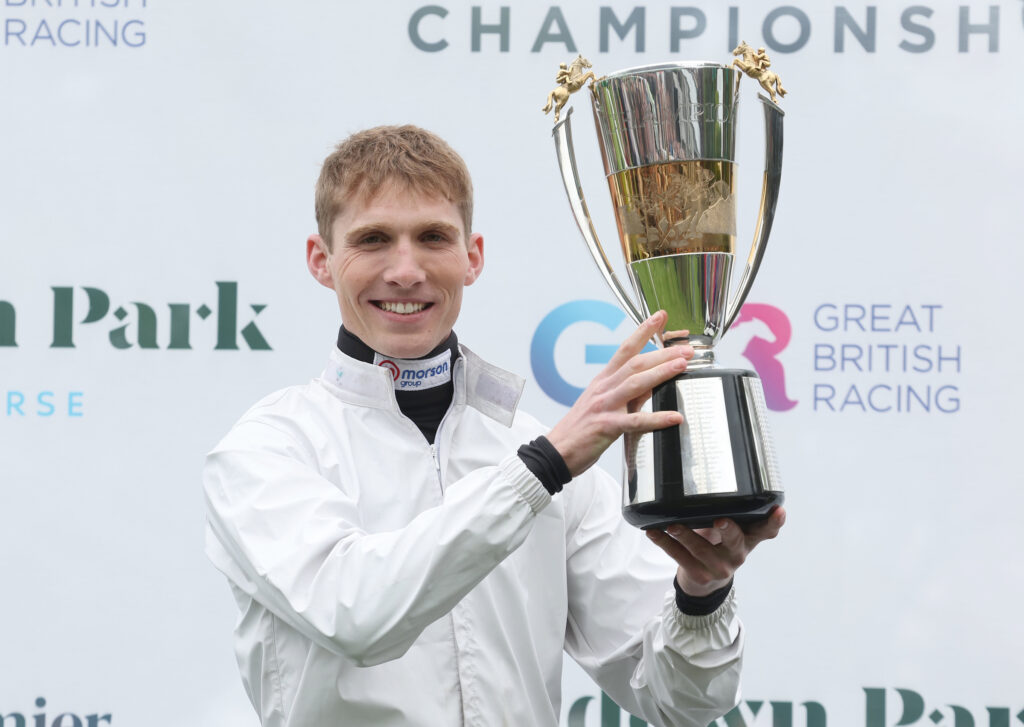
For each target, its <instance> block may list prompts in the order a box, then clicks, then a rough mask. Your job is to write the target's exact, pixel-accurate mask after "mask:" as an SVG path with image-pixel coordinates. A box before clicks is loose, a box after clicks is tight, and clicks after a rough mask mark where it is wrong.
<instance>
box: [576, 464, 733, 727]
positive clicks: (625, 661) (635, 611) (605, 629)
mask: <svg viewBox="0 0 1024 727" xmlns="http://www.w3.org/2000/svg"><path fill="white" fill-rule="evenodd" d="M567 490H571V491H572V494H571V497H572V505H571V507H568V508H567V522H566V526H567V534H566V538H567V540H566V546H567V568H568V583H569V618H568V624H567V629H566V651H567V652H568V653H569V655H570V656H572V657H573V658H574V659H575V660H576V661H577V662H578V663H579V664H580V666H582V667H583V669H584V670H585V671H586V672H587V673H588V674H589V675H590V676H591V678H593V679H594V681H596V682H597V683H598V685H599V686H600V687H601V688H602V689H603V690H604V691H605V692H606V693H607V694H608V695H609V696H610V697H611V698H612V699H614V700H615V702H616V703H618V704H619V705H620V706H622V707H623V708H624V709H626V710H627V711H629V712H630V713H632V714H635V715H637V716H640V717H642V718H644V719H645V720H647V721H648V722H650V723H651V724H653V725H658V726H660V727H669V726H670V725H671V726H673V727H706V725H708V724H709V723H710V722H711V721H713V720H714V719H717V718H718V717H721V716H722V715H723V714H725V713H726V712H728V711H729V710H730V709H731V708H732V707H733V706H735V705H736V703H737V702H738V701H739V673H740V667H741V662H742V647H743V632H742V626H741V624H740V621H739V619H738V617H737V615H736V602H735V596H734V594H733V593H730V594H729V596H728V598H727V599H726V601H725V602H724V603H723V604H722V605H721V606H720V607H719V608H718V609H717V610H716V611H715V612H713V613H711V614H708V615H707V616H688V615H685V614H683V613H681V612H680V611H679V609H678V608H677V607H676V605H675V593H674V588H673V586H672V579H673V578H674V577H675V571H676V566H675V563H673V562H672V561H671V560H670V559H669V558H668V556H666V555H665V554H664V553H663V552H662V551H661V550H659V549H658V548H657V547H656V546H654V545H653V544H652V543H651V542H650V541H649V540H648V539H647V538H646V536H644V534H643V532H642V531H640V530H639V529H637V528H634V527H632V526H630V525H629V524H628V523H626V522H625V520H623V518H622V513H621V510H620V502H621V500H620V498H621V495H620V492H619V488H618V485H617V484H616V483H615V482H614V481H613V480H611V478H610V477H608V476H607V475H606V474H604V473H603V472H600V471H599V470H597V469H596V468H594V469H591V470H590V472H588V473H587V474H586V475H584V478H583V479H582V480H581V479H579V478H578V479H577V480H576V481H575V482H573V483H572V484H570V485H569V486H568V488H567Z"/></svg>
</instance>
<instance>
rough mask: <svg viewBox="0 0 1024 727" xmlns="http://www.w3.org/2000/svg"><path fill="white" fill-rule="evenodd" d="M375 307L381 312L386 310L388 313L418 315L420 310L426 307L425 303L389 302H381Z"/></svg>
mask: <svg viewBox="0 0 1024 727" xmlns="http://www.w3.org/2000/svg"><path fill="white" fill-rule="evenodd" d="M377 306H378V307H379V308H381V309H382V310H386V311H387V312H388V313H402V314H409V313H419V312H420V311H421V310H423V309H424V308H426V307H427V304H426V303H391V302H389V301H381V302H379V303H377Z"/></svg>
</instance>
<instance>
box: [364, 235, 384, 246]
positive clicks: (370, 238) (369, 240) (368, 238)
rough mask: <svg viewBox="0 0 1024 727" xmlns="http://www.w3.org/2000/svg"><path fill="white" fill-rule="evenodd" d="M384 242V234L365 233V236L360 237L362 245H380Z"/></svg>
mask: <svg viewBox="0 0 1024 727" xmlns="http://www.w3.org/2000/svg"><path fill="white" fill-rule="evenodd" d="M382 242H385V238H384V235H377V234H373V235H364V236H363V237H361V238H359V244H360V245H379V244H381V243H382Z"/></svg>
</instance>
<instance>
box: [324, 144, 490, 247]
mask: <svg viewBox="0 0 1024 727" xmlns="http://www.w3.org/2000/svg"><path fill="white" fill-rule="evenodd" d="M394 182H398V183H400V184H403V185H405V186H406V188H408V189H409V190H410V191H412V192H417V193H420V194H426V195H436V196H441V197H444V198H445V199H447V200H448V201H449V202H451V203H452V204H454V205H455V206H456V207H458V209H459V212H460V213H461V215H462V221H463V223H464V224H465V226H466V229H465V233H466V235H469V233H470V231H471V229H472V223H473V182H472V180H471V179H470V177H469V169H467V168H466V163H465V162H464V161H463V160H462V157H460V156H459V155H458V154H457V153H456V152H455V150H454V149H452V148H451V147H450V146H449V145H448V144H447V142H445V141H444V140H443V139H442V138H441V137H439V136H437V135H436V134H432V133H431V132H429V131H426V130H425V129H420V128H418V127H416V126H409V125H406V126H377V127H375V128H372V129H366V130H365V131H359V132H356V133H355V134H353V135H352V136H350V137H348V138H347V139H345V140H344V141H342V142H341V143H340V144H338V146H337V147H335V149H334V151H333V152H332V153H331V155H330V156H328V157H327V158H326V159H324V163H323V166H322V167H321V168H320V178H319V179H318V180H317V182H316V224H317V228H318V231H319V232H320V237H322V238H323V240H324V242H325V243H327V248H328V249H330V248H331V242H332V241H331V225H332V224H333V223H334V220H335V218H336V217H337V216H338V215H339V214H341V212H342V211H343V209H344V207H345V204H346V203H347V202H349V201H352V200H358V199H366V198H368V197H371V196H373V195H374V194H376V193H377V192H378V191H380V190H381V189H382V188H383V187H384V186H385V185H387V184H389V183H394Z"/></svg>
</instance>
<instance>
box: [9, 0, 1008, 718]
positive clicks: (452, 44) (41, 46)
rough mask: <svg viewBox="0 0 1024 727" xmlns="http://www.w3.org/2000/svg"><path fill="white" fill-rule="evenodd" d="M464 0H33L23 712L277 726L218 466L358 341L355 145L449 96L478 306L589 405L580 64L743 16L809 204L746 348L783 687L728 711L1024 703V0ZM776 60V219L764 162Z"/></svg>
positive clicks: (784, 247)
mask: <svg viewBox="0 0 1024 727" xmlns="http://www.w3.org/2000/svg"><path fill="white" fill-rule="evenodd" d="M436 2H437V3H438V4H429V3H428V2H426V1H425V0H416V1H415V2H407V1H404V0H401V1H396V2H388V3H369V2H366V3H359V4H357V3H328V2H299V3H293V4H284V3H280V2H267V1H265V0H251V1H250V2H247V3H237V2H236V3H232V2H224V0H206V1H205V2H199V1H198V0H163V1H161V0H148V1H146V0H80V1H78V2H75V1H74V0H63V1H62V0H49V1H44V0H3V3H2V5H0V170H2V172H0V246H2V247H0V249H2V257H0V473H2V475H0V514H2V527H0V550H2V552H3V553H4V554H5V556H4V558H3V565H2V567H0V573H2V581H0V583H2V586H3V596H2V604H3V605H2V611H0V613H2V614H3V624H2V629H0V654H2V655H3V657H4V658H3V664H4V665H3V667H0V715H4V727H8V726H9V725H12V724H13V725H15V726H16V727H20V725H21V722H19V720H18V719H17V718H16V717H15V716H14V715H20V716H22V717H23V718H24V722H25V724H31V725H33V727H41V726H42V727H79V726H80V725H90V727H91V725H94V724H95V725H97V726H98V725H102V724H111V725H147V726H148V727H170V726H179V725H200V726H204V727H205V726H210V727H214V726H216V727H221V726H225V727H236V726H237V727H242V726H243V725H253V724H255V723H256V720H255V717H254V715H253V713H252V710H251V707H250V706H249V705H248V703H247V701H246V699H245V696H244V694H243V691H242V689H241V686H240V680H239V677H238V674H237V670H236V667H235V664H234V661H233V655H232V651H231V635H230V632H231V629H232V626H233V623H234V618H235V610H234V605H233V603H232V601H231V598H230V596H229V593H228V590H227V587H226V585H225V583H224V580H223V578H222V577H221V576H220V575H219V574H218V573H216V572H215V571H214V569H213V568H212V567H211V566H210V565H209V564H208V563H207V562H206V561H205V559H204V556H203V554H202V525H203V506H202V498H201V495H200V488H199V473H200V469H201V466H202V461H203V456H204V453H205V452H206V451H207V450H208V449H210V448H211V447H212V446H213V444H215V443H216V441H217V440H218V439H219V438H220V436H222V435H223V433H224V432H226V430H227V428H228V427H229V426H230V425H231V423H232V422H233V421H234V420H235V419H236V418H237V417H238V416H239V415H240V414H241V413H242V411H244V410H245V409H246V408H247V407H248V406H249V405H250V404H251V403H252V402H254V401H255V400H256V399H258V398H259V397H261V396H262V395H264V394H266V393H268V392H269V391H272V390H274V389H276V388H280V387H282V386H285V385H288V384H291V383H296V382H301V381H304V380H307V379H309V378H311V377H313V376H315V375H316V374H317V373H318V372H319V370H320V368H321V366H322V365H323V362H324V361H325V357H326V354H327V351H328V350H329V348H330V346H331V345H332V342H333V340H334V336H335V333H336V326H337V323H338V314H337V306H336V302H335V301H334V299H333V297H332V295H331V293H330V292H329V291H327V290H325V289H323V288H321V287H320V286H318V285H317V284H316V283H314V282H313V281H312V280H311V279H310V277H309V275H308V273H307V272H306V270H305V264H304V259H303V254H304V242H305V238H306V235H308V234H309V233H310V232H313V231H314V228H315V224H314V220H313V214H312V189H313V183H314V181H315V178H316V175H317V172H318V169H319V164H320V161H321V160H322V158H323V157H324V156H325V155H326V154H327V153H328V152H329V151H330V149H331V148H332V146H333V144H334V143H336V142H337V141H338V140H340V139H341V138H343V137H344V136H346V135H347V134H349V133H350V132H352V131H355V130H358V129H361V128H364V127H367V126H371V125H377V124H382V123H405V122H411V123H416V124H418V125H420V126H424V127H426V128H428V129H431V130H433V131H436V132H438V133H439V134H441V135H442V136H443V137H445V138H447V139H449V140H450V141H451V142H452V144H453V145H454V146H455V148H456V149H457V150H458V151H459V152H460V153H461V154H462V155H463V156H464V157H465V159H466V160H467V162H468V164H469V167H470V169H471V170H472V171H473V174H474V182H475V188H476V199H477V206H476V215H475V227H476V229H477V230H478V231H479V232H481V233H483V234H484V236H485V245H486V260H487V262H486V268H485V271H484V274H483V277H482V278H481V280H480V281H479V282H478V283H477V284H476V285H474V286H473V287H472V288H471V289H469V290H468V291H467V295H466V302H465V306H464V310H463V315H462V318H461V321H460V323H459V326H458V328H457V330H458V333H459V335H460V338H461V339H462V340H463V341H465V342H467V343H468V344H470V345H471V346H472V347H473V348H474V350H476V351H477V352H479V353H481V354H482V355H484V356H485V357H487V358H489V359H491V360H493V361H495V362H497V363H500V364H501V365H503V366H505V367H506V368H510V369H513V370H516V371H518V372H520V373H522V374H523V375H525V376H527V378H528V380H529V383H528V389H527V394H526V395H525V397H524V404H523V405H524V407H525V408H526V409H527V410H528V411H530V412H532V413H534V414H535V415H537V416H539V417H540V418H541V419H544V420H547V421H550V422H554V421H555V420H557V418H558V417H559V416H560V415H561V414H562V413H563V412H564V411H565V408H566V404H567V402H568V401H571V391H572V388H573V387H579V386H582V385H584V384H585V383H586V381H588V380H589V378H590V377H591V376H593V374H594V372H595V371H596V370H597V368H598V364H595V363H587V357H586V351H587V347H588V346H590V347H593V346H600V345H606V344H614V343H616V342H618V341H619V340H621V339H622V337H623V336H625V334H626V331H627V330H628V328H629V326H628V324H627V323H626V322H625V321H624V318H623V317H622V315H621V314H618V313H615V310H614V309H611V310H610V309H609V308H608V306H611V305H612V303H611V301H612V297H611V294H610V293H609V291H607V290H606V289H605V288H604V287H603V282H602V281H601V280H600V278H599V276H598V275H597V273H596V271H595V270H594V268H593V263H592V262H591V261H590V260H589V259H588V258H587V257H586V252H585V249H584V247H583V245H582V242H581V240H580V239H579V233H578V232H577V230H576V228H575V223H574V222H573V220H572V218H571V216H570V214H569V210H568V205H567V204H566V201H565V198H564V192H563V191H562V189H561V182H560V181H559V180H558V175H557V165H556V162H555V158H554V152H553V145H552V142H551V139H550V128H551V117H550V116H544V115H543V114H542V113H541V112H540V107H541V106H542V105H543V103H544V99H545V96H546V94H547V92H548V91H549V90H550V89H551V88H552V87H553V86H554V83H553V79H554V73H555V71H556V69H557V66H558V63H559V62H561V61H568V60H570V59H571V58H572V57H574V56H575V55H576V53H577V52H581V53H583V54H584V55H586V56H588V57H589V58H590V59H591V60H592V61H593V63H594V68H595V70H596V71H598V72H599V73H607V72H609V71H612V70H616V69H620V68H624V67H628V66H634V65H641V64H647V63H654V62H660V61H665V60H683V59H709V60H718V61H723V62H724V61H728V60H729V59H730V58H731V56H730V51H731V50H732V48H733V46H734V45H735V44H736V43H737V41H738V40H746V41H748V42H750V43H751V44H752V45H754V46H758V45H764V46H765V47H766V48H767V50H768V52H769V54H770V55H772V58H773V61H774V63H773V69H774V70H776V71H778V73H779V74H780V76H782V78H783V80H784V83H785V86H786V87H787V88H788V89H789V91H790V93H789V95H788V96H787V97H786V98H785V99H784V101H783V102H782V105H783V107H784V109H785V111H786V121H785V124H786V140H785V162H784V169H783V185H782V194H781V199H780V202H779V207H778V215H777V218H776V223H775V229H774V232H773V235H772V238H771V242H770V244H769V249H768V253H767V256H766V258H765V262H764V265H763V268H762V271H761V274H760V276H759V277H758V279H757V281H756V283H755V286H754V289H753V292H752V294H751V297H750V304H751V305H749V306H748V307H747V309H746V310H745V317H746V320H745V321H744V322H743V323H741V324H740V325H738V326H737V327H736V328H735V330H734V331H732V332H731V333H730V334H728V335H727V336H726V337H725V339H724V342H723V344H722V346H721V358H722V359H723V360H725V361H727V362H729V363H732V364H734V365H741V366H753V367H756V368H757V369H758V371H759V372H760V373H761V375H762V377H763V378H764V380H765V382H766V387H767V388H768V392H769V399H770V404H771V407H772V409H774V412H773V414H772V417H771V425H772V427H773V433H774V437H775V440H776V446H777V449H778V455H779V458H780V462H781V467H782V472H783V476H784V480H785V484H786V487H787V508H788V511H789V514H790V518H789V523H788V524H787V526H786V528H785V530H784V533H783V537H781V538H780V539H779V540H778V541H776V542H773V543H771V544H769V545H766V546H764V547H763V548H762V549H759V550H758V551H757V552H756V553H755V555H754V556H753V557H752V558H751V560H750V562H749V564H748V565H747V566H745V567H744V569H743V571H742V572H741V575H740V577H739V578H738V582H737V589H738V592H739V595H740V598H741V605H742V610H743V617H744V622H745V624H746V627H747V637H748V641H747V644H748V646H747V658H746V667H745V673H744V702H743V704H742V705H741V706H740V707H739V708H738V709H737V710H736V711H734V712H733V713H732V714H731V715H730V716H729V717H728V718H727V719H724V720H719V722H720V723H721V725H723V726H724V725H728V727H737V726H741V725H742V726H744V727H755V726H763V727H767V725H772V726H773V727H789V726H790V725H795V726H800V727H802V726H803V725H808V726H809V727H811V726H813V727H820V726H822V725H825V724H828V725H835V726H838V727H846V726H851V727H852V726H861V725H863V726H864V727H889V726H890V725H897V724H901V725H922V726H930V725H938V726H939V727H974V726H977V727H983V726H984V727H1010V726H1011V725H1020V724H1024V678H1022V677H1024V626H1022V625H1021V623H1022V621H1021V618H1020V615H1021V613H1022V604H1024V579H1022V575H1021V568H1020V566H1019V564H1018V563H1017V554H1018V553H1019V552H1020V551H1021V550H1022V549H1024V535H1022V534H1021V530H1020V527H1019V522H1020V518H1019V515H1018V513H1019V512H1020V511H1021V510H1022V508H1024V488H1022V487H1021V485H1022V484H1024V482H1022V476H1021V474H1020V471H1019V465H1018V455H1019V452H1018V450H1017V446H1019V444H1018V441H1017V440H1018V437H1019V433H1020V429H1021V428H1020V424H1019V409H1020V405H1021V403H1022V396H1021V393H1020V385H1019V382H1018V379H1017V377H1016V376H1015V374H1014V370H1015V367H1016V364H1017V362H1019V361H1020V360H1021V358H1022V354H1024V346H1022V344H1021V343H1020V339H1018V338H1017V337H1016V336H1015V335H1014V333H1015V331H1014V328H1013V324H1012V316H1013V315H1014V311H1017V310H1018V309H1020V307H1021V304H1022V302H1024V298H1022V293H1021V286H1020V283H1019V282H1018V281H1017V277H1018V276H1019V274H1020V270H1021V267H1022V264H1024V255H1022V252H1021V249H1022V248H1021V245H1020V232H1019V230H1020V229H1021V227H1022V225H1024V212H1022V209H1024V207H1022V204H1021V191H1022V189H1024V185H1022V182H1021V179H1022V176H1021V173H1022V164H1024V135H1022V134H1021V128H1022V122H1024V100H1022V98H1024V94H1021V88H1022V85H1021V81H1020V72H1019V67H1020V64H1019V59H1020V58H1021V56H1022V53H1024V17H1022V14H1024V9H1022V5H1021V2H1020V0H1002V1H1001V2H991V1H989V2H978V1H975V0H962V1H961V2H959V3H950V2H937V1H935V0H923V2H924V4H919V5H911V4H903V5H899V4H897V5H888V4H878V5H869V4H863V3H845V4H839V5H832V4H819V3H811V2H807V1H806V0H796V2H797V4H793V5H783V4H773V3H763V2H752V1H748V0H734V1H733V2H731V3H730V4H721V3H716V2H711V1H710V0H695V2H693V3H691V4H689V5H685V6H681V5H680V6H675V5H670V4H668V3H658V2H648V3H647V4H632V3H622V2H614V3H611V4H609V5H605V6H602V5H598V4H592V3H585V2H563V3H562V4H550V3H548V2H543V3H542V2H535V1H533V0H528V1H523V2H516V3H508V4H505V5H500V4H496V3H483V2H479V1H478V2H477V4H473V3H472V2H463V1H462V0H436ZM743 91H744V98H743V101H742V105H743V107H744V111H742V112H741V113H742V119H741V129H740V131H741V133H740V145H741V148H740V162H741V184H740V195H741V199H740V209H741V214H740V233H741V234H740V245H741V246H743V245H746V244H747V242H746V241H747V240H749V238H750V236H751V234H752V229H753V220H754V213H755V207H756V202H757V196H758V193H759V190H758V185H759V183H760V181H759V180H760V168H761V167H760V165H761V163H762V156H763V153H762V151H761V144H762V142H761V133H762V132H761V129H760V111H759V109H758V108H757V103H756V100H755V97H756V94H755V87H754V83H753V82H751V81H746V82H745V88H744V89H743ZM575 105H576V107H577V109H578V110H579V111H580V112H581V113H578V114H577V115H576V117H575V120H576V126H577V134H576V135H577V144H578V147H579V152H580V156H581V165H582V168H583V173H584V175H585V176H586V180H587V181H586V185H587V187H588V190H589V196H590V199H591V205H590V206H591V209H592V210H594V211H595V214H596V216H597V218H598V225H599V229H601V230H603V232H604V237H605V238H606V241H607V242H612V240H613V231H614V227H613V222H612V218H611V214H610V203H609V202H608V201H607V197H606V193H605V192H604V188H605V185H604V182H603V180H602V178H601V170H600V164H599V161H598V154H597V149H596V141H595V139H594V135H593V132H592V131H591V130H590V129H589V128H588V126H589V119H588V117H589V112H588V111H587V110H586V109H585V108H584V107H583V102H582V101H581V100H576V101H575ZM584 122H586V123H584ZM741 254H742V253H741ZM579 301H590V302H589V303H579ZM567 304H571V305H568V307H563V306H566V305H567ZM553 314H554V315H555V318H554V319H550V318H548V317H549V316H551V315H553ZM559 316H561V317H559ZM609 316H611V317H612V319H613V320H620V319H621V320H622V323H621V324H620V325H618V326H617V327H614V329H612V328H609V327H608V324H607V320H608V318H609ZM545 320H547V321H548V322H549V323H550V322H551V321H552V320H560V321H561V323H559V325H557V326H553V327H552V326H548V327H544V328H542V326H541V324H542V322H544V321H545ZM539 329H540V330H542V331H549V333H541V334H538V330H539ZM550 331H555V333H550ZM531 351H532V352H533V357H532V359H531ZM537 362H546V365H539V366H538V365H537ZM605 462H606V465H607V466H609V467H611V468H613V469H614V468H617V467H618V459H617V453H612V454H610V455H609V456H608V457H606V461H605ZM588 700H589V701H588ZM574 704H577V705H579V707H578V713H580V714H582V715H583V717H582V720H576V721H577V722H578V723H579V724H578V725H573V726H572V727H582V725H583V724H585V725H598V724H600V725H601V726H602V727H609V726H610V725H614V724H619V723H620V720H621V723H622V724H626V723H627V722H628V718H627V717H626V716H625V715H619V714H618V712H617V710H614V709H610V708H608V707H607V706H604V707H602V704H601V700H600V695H599V693H598V692H597V690H596V687H594V686H593V685H592V684H590V683H589V682H588V681H587V680H586V679H585V677H583V676H582V675H581V673H580V672H579V671H578V670H576V669H575V668H569V669H567V675H566V679H565V695H564V699H563V707H562V711H563V715H567V713H568V711H569V709H570V707H572V706H573V705H574ZM37 715H42V716H41V717H37ZM90 716H91V717H90ZM564 721H565V722H566V723H568V721H569V720H568V718H567V717H566V718H565V719H564Z"/></svg>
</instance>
